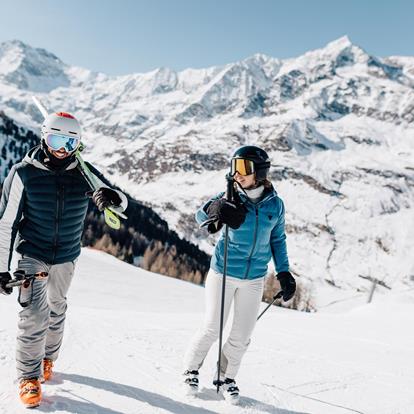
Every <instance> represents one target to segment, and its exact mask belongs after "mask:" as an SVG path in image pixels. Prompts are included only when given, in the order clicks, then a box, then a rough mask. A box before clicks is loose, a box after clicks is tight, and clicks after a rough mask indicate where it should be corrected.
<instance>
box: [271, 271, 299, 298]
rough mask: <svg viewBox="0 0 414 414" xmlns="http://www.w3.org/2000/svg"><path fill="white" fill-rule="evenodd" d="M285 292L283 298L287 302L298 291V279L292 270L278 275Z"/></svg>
mask: <svg viewBox="0 0 414 414" xmlns="http://www.w3.org/2000/svg"><path fill="white" fill-rule="evenodd" d="M276 277H277V279H278V280H279V282H280V287H281V288H282V292H283V300H284V301H285V302H287V301H288V300H290V299H292V298H293V295H294V294H295V291H296V281H295V279H294V277H293V276H292V274H291V273H290V272H280V273H278V274H277V275H276Z"/></svg>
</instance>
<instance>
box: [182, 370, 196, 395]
mask: <svg viewBox="0 0 414 414" xmlns="http://www.w3.org/2000/svg"><path fill="white" fill-rule="evenodd" d="M184 375H185V377H186V378H185V381H184V384H185V388H186V394H187V395H196V394H197V393H198V375H199V374H198V371H197V370H194V371H189V370H187V371H185V372H184Z"/></svg>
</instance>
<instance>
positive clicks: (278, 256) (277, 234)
mask: <svg viewBox="0 0 414 414" xmlns="http://www.w3.org/2000/svg"><path fill="white" fill-rule="evenodd" d="M270 246H271V249H272V256H273V261H274V263H275V268H276V272H277V273H280V272H288V271H289V259H288V254H287V248H286V234H285V206H284V204H283V201H282V200H280V214H279V219H278V221H277V223H276V225H275V227H274V228H273V230H272V233H271V235H270Z"/></svg>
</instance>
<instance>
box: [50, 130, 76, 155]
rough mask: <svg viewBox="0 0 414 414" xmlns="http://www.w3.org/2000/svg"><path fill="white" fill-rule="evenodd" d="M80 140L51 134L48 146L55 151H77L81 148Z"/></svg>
mask: <svg viewBox="0 0 414 414" xmlns="http://www.w3.org/2000/svg"><path fill="white" fill-rule="evenodd" d="M79 143H80V140H79V139H78V138H74V137H68V136H66V135H56V134H49V135H48V136H47V137H46V144H47V146H48V147H50V148H52V149H53V150H55V151H59V150H60V149H61V148H63V149H64V150H65V151H67V152H73V151H75V150H76V149H77V148H78V146H79Z"/></svg>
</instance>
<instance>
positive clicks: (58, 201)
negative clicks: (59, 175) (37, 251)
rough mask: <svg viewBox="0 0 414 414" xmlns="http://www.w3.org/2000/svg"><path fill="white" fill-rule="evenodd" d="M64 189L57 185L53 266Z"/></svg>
mask: <svg viewBox="0 0 414 414" xmlns="http://www.w3.org/2000/svg"><path fill="white" fill-rule="evenodd" d="M64 189H65V187H64V186H63V185H62V186H60V185H59V184H58V185H57V194H56V214H55V240H54V243H53V259H52V264H54V262H55V259H56V253H57V244H58V234H59V218H60V216H61V214H60V209H61V207H62V205H63V197H64Z"/></svg>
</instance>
